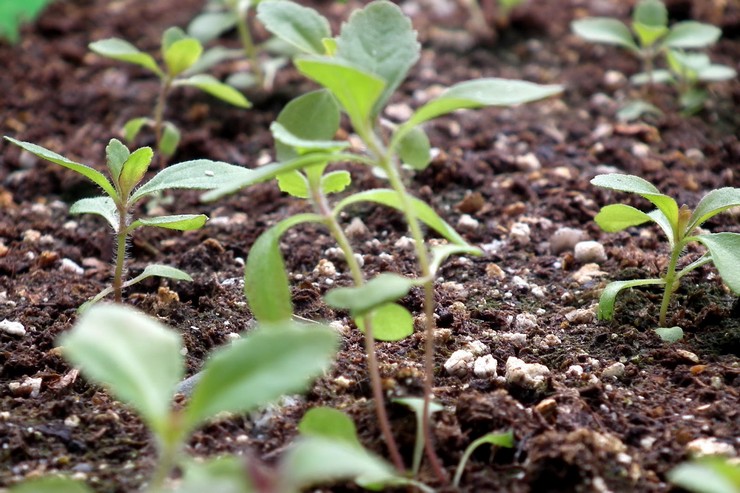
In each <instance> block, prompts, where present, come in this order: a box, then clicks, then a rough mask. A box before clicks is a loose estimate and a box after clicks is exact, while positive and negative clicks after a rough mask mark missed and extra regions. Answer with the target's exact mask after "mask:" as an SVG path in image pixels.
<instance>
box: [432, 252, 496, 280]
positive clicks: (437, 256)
mask: <svg viewBox="0 0 740 493" xmlns="http://www.w3.org/2000/svg"><path fill="white" fill-rule="evenodd" d="M431 250H432V261H431V262H430V265H429V270H430V271H431V273H432V275H435V274H436V273H437V271H438V270H439V268H440V266H441V265H442V262H444V261H445V260H447V257H450V256H452V255H474V256H476V257H479V256H481V255H483V251H482V250H481V249H480V248H477V247H474V246H471V245H467V244H466V245H457V244H451V245H435V246H433V247H432V248H431Z"/></svg>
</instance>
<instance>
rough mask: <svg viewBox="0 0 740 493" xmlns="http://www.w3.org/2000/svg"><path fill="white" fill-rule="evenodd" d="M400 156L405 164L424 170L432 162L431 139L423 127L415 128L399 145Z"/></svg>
mask: <svg viewBox="0 0 740 493" xmlns="http://www.w3.org/2000/svg"><path fill="white" fill-rule="evenodd" d="M398 155H399V157H400V158H401V161H403V163H404V164H407V165H409V166H411V167H412V168H414V169H415V170H417V171H419V170H423V169H424V168H426V167H427V166H429V163H430V162H431V161H432V155H431V146H430V145H429V137H427V134H426V133H425V132H424V130H423V129H422V128H421V127H414V128H413V129H411V130H410V131H409V132H408V133H407V134H406V135H404V136H403V138H402V139H401V141H400V142H399V143H398Z"/></svg>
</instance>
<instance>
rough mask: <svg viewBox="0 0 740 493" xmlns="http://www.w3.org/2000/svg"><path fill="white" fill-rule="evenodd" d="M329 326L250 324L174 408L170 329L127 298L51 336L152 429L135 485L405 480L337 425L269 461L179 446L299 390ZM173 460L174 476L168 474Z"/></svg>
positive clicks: (294, 488)
mask: <svg viewBox="0 0 740 493" xmlns="http://www.w3.org/2000/svg"><path fill="white" fill-rule="evenodd" d="M337 342H338V341H337V335H336V333H335V332H334V331H333V330H332V329H330V328H329V327H326V326H323V325H319V324H311V326H310V327H305V326H301V325H299V324H296V323H294V322H290V321H286V322H282V323H280V324H271V325H270V326H269V327H257V328H255V329H254V330H252V331H251V332H250V333H249V334H247V335H246V336H245V337H243V338H241V339H239V340H238V341H236V342H234V343H233V344H231V345H230V346H229V347H225V348H221V349H219V350H217V351H215V353H214V354H213V355H212V356H211V357H210V358H209V359H208V361H206V363H205V365H204V368H203V371H202V372H201V377H200V380H199V381H198V382H197V383H196V385H195V387H194V389H193V391H192V394H191V396H190V399H189V400H188V402H187V404H186V405H185V406H184V407H181V408H175V407H174V406H173V404H172V399H173V397H174V393H175V389H176V387H177V385H178V383H179V382H180V381H181V379H182V377H183V375H184V358H183V356H182V355H183V352H182V340H181V337H180V336H179V334H178V333H177V332H175V331H174V330H172V329H169V328H168V327H165V326H163V325H162V324H161V323H160V322H158V321H157V320H154V319H152V318H150V317H148V316H146V315H144V314H142V313H140V312H138V311H136V310H134V309H132V308H129V307H125V306H118V305H98V306H95V307H92V308H91V309H90V310H89V311H87V312H86V313H85V314H84V315H83V316H82V317H81V318H80V319H79V320H78V321H77V323H76V324H75V326H74V327H73V328H72V330H71V331H70V332H69V333H67V334H65V335H63V336H62V337H61V338H60V340H59V343H60V345H61V347H62V350H63V355H64V357H65V358H66V359H68V360H69V361H70V362H71V363H73V364H74V365H76V366H79V367H80V368H81V371H82V374H83V375H84V376H85V378H87V379H89V380H90V381H91V382H94V383H98V384H101V385H104V386H106V387H107V388H108V389H109V390H110V392H111V393H112V394H113V396H114V397H116V398H118V399H120V400H121V401H122V402H124V403H125V404H128V405H129V406H131V408H133V410H134V411H136V412H137V413H138V414H139V416H140V417H141V419H142V421H143V422H144V424H145V425H146V427H147V428H148V429H149V431H150V432H151V434H152V435H153V438H154V441H155V443H156V448H157V457H156V460H155V469H154V473H153V474H152V476H151V477H150V478H149V481H148V483H147V484H146V485H145V487H144V489H143V491H145V492H146V493H162V492H173V493H175V492H176V493H185V492H196V491H198V492H202V491H209V490H212V489H213V488H214V487H216V491H220V492H222V491H233V492H243V493H252V492H255V493H256V492H266V493H298V492H299V491H305V489H306V488H308V487H310V486H313V485H316V484H320V483H327V482H334V481H338V480H345V479H350V480H357V478H361V477H367V478H372V480H373V482H374V483H375V484H405V482H406V480H405V478H402V477H398V476H396V475H395V474H394V472H393V468H392V467H391V466H390V464H387V463H386V462H385V461H383V460H382V459H380V458H379V457H376V456H374V455H372V454H371V453H369V452H368V451H367V450H365V449H364V448H362V447H360V446H357V445H354V444H350V443H349V442H347V441H346V440H345V439H344V438H343V437H342V436H341V435H339V434H336V433H335V434H334V436H304V437H302V438H301V439H299V440H297V441H296V442H295V443H294V444H293V445H291V446H290V447H289V448H288V450H287V452H286V453H285V455H284V456H283V457H282V458H281V460H280V461H279V462H278V463H277V465H275V466H272V467H268V466H267V465H265V464H261V463H259V462H258V461H257V459H253V458H248V459H245V457H244V456H235V455H232V456H225V457H220V458H216V459H208V460H205V461H196V460H195V458H194V457H190V456H188V454H186V453H185V450H184V449H185V444H186V442H187V440H188V438H189V437H190V435H191V434H192V433H193V432H194V431H195V430H196V429H198V428H200V427H201V426H203V425H205V424H207V423H208V422H210V421H212V420H214V419H218V416H219V415H223V414H225V413H240V414H241V413H247V412H250V411H254V410H256V409H258V408H259V407H262V406H265V405H267V404H269V403H271V402H274V401H276V400H277V399H278V398H279V397H280V396H282V395H285V394H294V393H297V392H304V391H305V390H306V389H307V388H308V386H309V384H310V382H311V380H313V379H314V378H315V377H317V376H319V375H321V374H322V373H323V372H324V371H326V369H327V368H328V367H329V366H330V364H331V362H332V360H333V359H334V356H335V353H336V350H337ZM175 469H179V470H180V472H181V474H182V477H181V479H180V480H179V481H177V482H168V481H167V480H168V478H169V476H170V475H171V474H172V472H173V471H174V470H175ZM11 491H12V492H13V493H28V492H34V493H58V492H60V491H65V492H75V493H91V492H92V490H91V489H90V488H88V487H87V486H85V485H84V484H83V483H80V482H77V481H74V480H72V479H70V478H64V477H50V478H43V479H41V480H35V481H29V482H27V483H23V484H21V485H19V486H16V487H14V488H12V489H11Z"/></svg>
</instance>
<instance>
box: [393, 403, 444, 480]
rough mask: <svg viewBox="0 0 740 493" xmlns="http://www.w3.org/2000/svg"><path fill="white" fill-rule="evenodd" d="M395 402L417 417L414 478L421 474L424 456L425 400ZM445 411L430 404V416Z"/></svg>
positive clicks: (439, 406) (438, 405)
mask: <svg viewBox="0 0 740 493" xmlns="http://www.w3.org/2000/svg"><path fill="white" fill-rule="evenodd" d="M393 402H397V403H399V404H403V405H404V406H406V407H408V408H409V409H411V410H412V411H413V412H414V414H415V415H416V442H415V443H414V459H413V463H412V466H411V472H412V475H413V476H414V477H416V476H417V475H418V474H419V469H420V467H421V456H422V455H423V454H424V399H423V398H419V397H399V398H396V399H393ZM442 410H444V406H442V405H441V404H439V403H437V402H434V401H431V402H429V415H432V414H434V413H436V412H439V411H442Z"/></svg>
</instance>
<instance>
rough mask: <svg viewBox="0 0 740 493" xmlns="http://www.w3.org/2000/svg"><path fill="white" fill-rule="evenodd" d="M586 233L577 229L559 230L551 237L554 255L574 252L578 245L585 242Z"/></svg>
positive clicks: (551, 248)
mask: <svg viewBox="0 0 740 493" xmlns="http://www.w3.org/2000/svg"><path fill="white" fill-rule="evenodd" d="M583 236H584V233H583V231H581V230H580V229H576V228H559V229H558V230H557V231H555V232H554V233H553V234H552V236H551V237H550V251H551V252H552V253H553V255H558V254H560V253H562V252H569V251H573V249H574V248H575V246H576V244H577V243H578V242H579V241H581V240H583Z"/></svg>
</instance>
